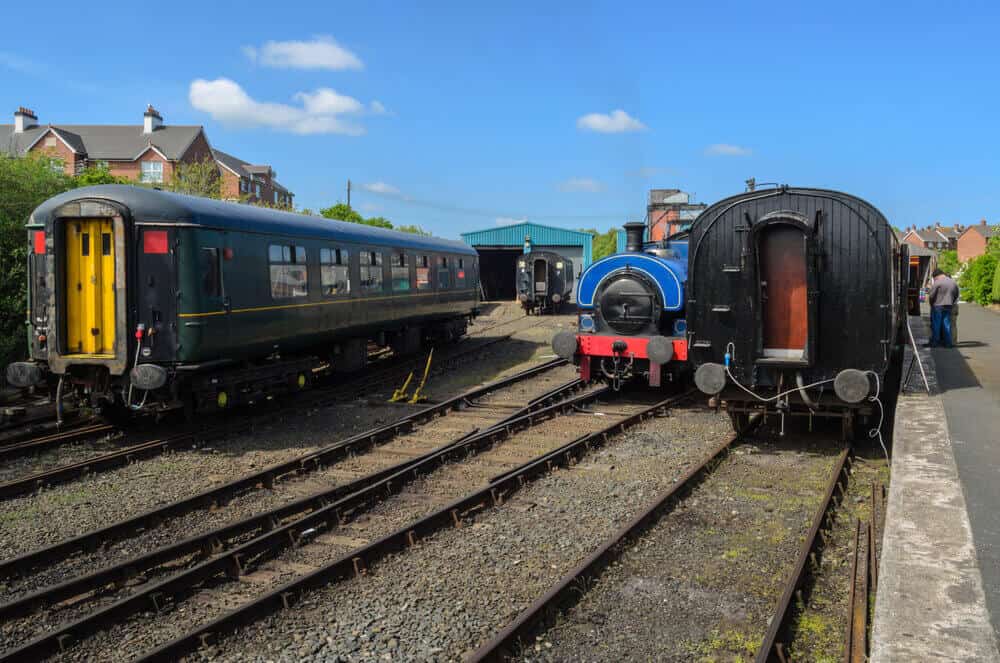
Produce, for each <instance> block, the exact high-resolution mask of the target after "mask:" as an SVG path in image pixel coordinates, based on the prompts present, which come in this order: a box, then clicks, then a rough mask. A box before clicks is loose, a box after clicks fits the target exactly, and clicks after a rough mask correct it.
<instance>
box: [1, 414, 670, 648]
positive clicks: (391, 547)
mask: <svg viewBox="0 0 1000 663" xmlns="http://www.w3.org/2000/svg"><path fill="white" fill-rule="evenodd" d="M673 400H674V399H666V400H664V401H660V402H659V403H656V404H654V405H651V406H649V407H647V408H645V409H643V410H641V411H639V412H636V413H635V414H632V415H629V416H628V417H626V418H624V419H622V420H619V421H617V422H615V423H612V424H610V425H609V426H607V427H605V428H603V429H601V430H599V431H595V432H593V433H588V434H586V435H582V436H580V437H579V438H577V439H576V440H575V442H574V444H573V445H572V446H571V447H565V446H564V447H560V449H557V450H556V451H551V452H547V453H545V454H542V455H541V456H539V457H537V458H536V459H535V460H533V461H532V462H530V463H528V464H526V465H524V466H522V468H521V470H520V471H519V472H518V473H517V474H512V475H509V476H507V477H505V478H503V479H501V480H499V481H494V482H490V483H488V484H487V485H485V486H484V487H483V488H481V489H479V490H476V491H474V492H472V493H470V494H468V495H466V496H464V497H461V498H459V499H457V500H455V501H454V502H451V503H450V504H448V505H447V506H445V507H443V508H441V509H439V510H438V511H435V512H434V513H432V514H430V515H428V516H425V517H423V518H420V519H419V520H416V521H414V522H412V523H410V524H409V525H407V526H405V527H403V528H401V529H399V530H396V531H395V532H393V533H391V534H388V535H386V536H384V537H382V538H381V539H378V540H377V541H373V542H372V543H369V544H367V545H365V546H362V547H360V548H358V549H356V550H354V551H351V552H350V553H348V554H347V555H344V556H342V557H341V558H340V559H338V560H336V561H334V562H332V563H331V564H327V565H326V566H323V567H321V568H319V569H316V570H315V571H312V572H310V573H308V574H307V575H304V576H301V577H299V578H296V579H294V580H292V581H291V582H288V583H286V584H284V585H282V586H280V587H278V588H276V589H274V590H271V591H270V592H268V593H266V594H264V595H262V596H260V597H258V598H256V599H254V600H252V601H249V602H247V603H245V604H243V605H242V606H240V607H238V608H236V609H234V610H232V611H230V612H228V613H226V614H224V615H222V616H220V617H218V618H216V619H214V620H212V621H210V622H208V623H207V624H203V625H200V626H197V627H195V628H194V629H192V630H191V631H188V632H187V633H185V634H183V635H181V636H180V637H178V638H176V639H174V640H173V641H171V642H168V643H165V644H163V645H161V646H160V647H158V648H156V649H154V650H152V651H149V652H146V653H145V654H143V655H142V656H140V657H139V658H138V659H137V660H138V661H145V662H148V661H173V660H177V659H179V658H180V657H182V656H184V655H185V654H188V653H190V652H191V651H193V650H195V649H197V648H198V647H199V646H201V645H205V644H211V643H212V642H213V641H215V640H217V639H218V638H219V637H222V636H223V635H226V634H229V633H233V632H234V631H235V630H236V629H238V628H239V627H240V626H241V625H245V624H248V623H251V622H253V621H255V620H257V619H260V618H262V617H264V616H267V615H270V614H272V613H274V612H277V611H278V610H281V609H287V608H289V607H291V606H293V605H294V604H295V603H296V602H297V600H298V599H299V598H300V597H301V596H302V594H303V593H304V592H306V591H308V590H310V589H317V588H320V587H324V586H326V585H329V584H331V583H333V582H337V581H341V580H346V579H350V578H353V577H356V576H363V575H365V574H366V573H367V569H368V566H369V565H372V564H374V563H376V562H378V561H379V560H381V559H383V558H385V557H386V556H387V555H390V554H392V553H396V552H401V551H405V550H406V549H408V548H411V547H413V546H415V545H417V543H418V542H419V541H420V539H421V538H423V537H426V536H428V535H430V534H433V533H435V532H437V531H439V530H442V529H444V528H447V527H462V525H463V523H464V519H466V518H468V517H470V516H472V515H474V514H476V513H477V512H480V511H484V510H486V509H489V508H491V507H496V506H500V505H502V504H503V503H504V501H505V500H506V499H507V498H508V497H509V496H510V495H512V494H513V493H516V492H517V491H518V490H520V489H521V488H523V487H524V486H526V485H527V484H528V483H529V482H531V481H534V480H535V479H537V478H538V477H540V476H543V475H545V474H548V473H549V472H551V471H552V470H553V469H555V468H556V467H561V466H566V465H568V464H570V463H571V462H572V461H573V460H575V459H577V458H579V457H581V456H583V455H585V454H587V453H588V452H589V451H590V450H591V449H593V448H596V447H599V446H601V445H602V444H604V443H605V442H606V441H607V440H608V439H609V437H610V436H612V435H615V434H617V433H620V432H622V431H624V430H626V429H627V428H629V427H630V426H633V425H635V424H637V423H639V422H641V421H643V420H645V419H647V418H649V417H651V416H654V415H655V413H656V412H657V411H660V410H662V409H664V408H667V407H669V406H670V404H671V403H672V401H673ZM328 525H329V527H330V528H331V529H334V528H336V527H337V525H338V522H337V520H336V518H330V519H329V520H328ZM0 660H3V659H0Z"/></svg>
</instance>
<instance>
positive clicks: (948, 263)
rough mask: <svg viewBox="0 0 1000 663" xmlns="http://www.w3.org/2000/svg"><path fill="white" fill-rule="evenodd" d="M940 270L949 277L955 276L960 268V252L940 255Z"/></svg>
mask: <svg viewBox="0 0 1000 663" xmlns="http://www.w3.org/2000/svg"><path fill="white" fill-rule="evenodd" d="M937 266H938V269H940V270H941V271H942V272H944V273H945V274H947V275H948V276H951V275H953V274H954V273H955V272H957V271H958V268H959V266H960V264H959V262H958V251H954V250H951V249H949V250H946V251H942V252H941V253H939V254H938V262H937Z"/></svg>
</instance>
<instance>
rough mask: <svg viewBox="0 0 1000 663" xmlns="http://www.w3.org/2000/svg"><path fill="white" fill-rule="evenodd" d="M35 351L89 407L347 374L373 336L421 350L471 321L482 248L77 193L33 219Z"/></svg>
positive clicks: (43, 377)
mask: <svg viewBox="0 0 1000 663" xmlns="http://www.w3.org/2000/svg"><path fill="white" fill-rule="evenodd" d="M28 235H29V237H28V239H29V252H30V256H29V265H28V267H29V274H30V283H29V293H28V298H29V301H28V308H29V320H28V328H29V341H30V354H31V361H30V362H21V363H18V364H13V365H11V366H10V367H9V368H8V371H7V375H8V380H9V381H10V382H11V383H12V384H15V385H17V386H26V385H30V384H38V383H40V382H44V381H48V382H49V384H50V385H56V384H57V385H58V388H59V390H60V391H63V392H64V393H70V392H69V391H68V390H74V391H76V392H77V393H79V394H80V395H82V396H87V397H89V398H90V400H91V402H93V403H94V404H95V405H107V404H109V403H111V404H116V405H119V406H125V407H127V408H130V409H136V408H138V407H140V406H141V407H142V408H147V409H148V408H158V409H169V408H170V407H178V406H181V405H183V406H187V405H191V406H192V407H202V408H205V407H209V408H211V407H227V406H229V405H232V404H233V403H235V402H239V401H245V400H252V399H253V398H255V397H257V396H259V395H260V393H261V392H262V391H265V390H266V388H268V387H271V386H276V385H277V386H281V385H290V386H291V387H294V388H302V387H304V386H306V385H307V384H308V383H309V382H310V381H311V380H312V378H313V376H314V375H315V373H316V367H317V365H323V366H330V367H332V369H334V370H336V369H338V368H339V369H343V370H354V369H357V368H359V367H360V366H361V365H363V364H364V361H365V358H366V357H367V346H368V341H369V340H376V341H377V342H378V343H380V344H383V345H391V346H392V347H394V348H395V349H396V350H399V351H407V352H411V351H415V350H417V349H419V347H420V345H421V343H422V342H424V341H426V340H431V339H444V340H450V339H452V338H454V337H456V336H458V335H460V334H462V333H464V332H465V329H466V325H467V323H468V319H469V318H470V317H471V316H474V315H475V314H476V312H477V307H478V304H479V294H478V293H479V278H478V273H479V266H478V257H477V254H476V252H475V251H474V250H473V249H471V248H470V247H468V246H466V245H465V244H463V243H460V242H456V241H449V240H440V239H435V238H431V237H420V236H416V235H412V234H407V233H400V232H395V231H390V230H384V229H379V228H372V227H369V226H364V225H358V224H351V223H343V222H340V221H333V220H330V219H325V218H322V217H315V216H304V215H299V214H292V213H289V212H281V211H276V210H272V209H265V208H260V207H254V206H250V205H242V204H237V203H227V202H220V201H217V200H210V199H206V198H198V197H194V196H184V195H179V194H173V193H166V192H163V191H158V190H153V189H146V188H143V187H133V186H121V185H105V186H96V187H87V188H83V189H76V190H74V191H70V192H67V193H64V194H61V195H59V196H56V197H54V198H52V199H50V200H48V201H47V202H45V203H43V204H42V205H41V206H39V207H38V209H36V210H35V212H34V213H33V214H32V216H31V218H30V220H29V223H28Z"/></svg>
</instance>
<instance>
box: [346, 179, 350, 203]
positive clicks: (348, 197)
mask: <svg viewBox="0 0 1000 663" xmlns="http://www.w3.org/2000/svg"><path fill="white" fill-rule="evenodd" d="M347 206H348V207H350V206H351V180H347Z"/></svg>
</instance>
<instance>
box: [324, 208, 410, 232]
mask: <svg viewBox="0 0 1000 663" xmlns="http://www.w3.org/2000/svg"><path fill="white" fill-rule="evenodd" d="M319 213H320V216H325V217H326V218H328V219H336V220H338V221H347V222H348V223H360V224H362V225H366V226H375V227H376V228H388V229H390V230H391V229H392V222H391V221H389V219H386V218H384V217H381V216H372V217H369V218H367V219H366V218H365V217H363V216H361V214H359V213H358V212H357V211H356V210H355V209H353V208H352V207H351V206H350V205H346V204H344V203H337V204H336V205H333V206H332V207H324V208H323V209H321V210H320V211H319Z"/></svg>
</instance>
